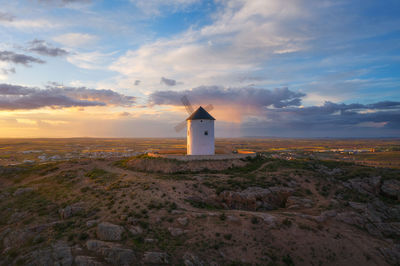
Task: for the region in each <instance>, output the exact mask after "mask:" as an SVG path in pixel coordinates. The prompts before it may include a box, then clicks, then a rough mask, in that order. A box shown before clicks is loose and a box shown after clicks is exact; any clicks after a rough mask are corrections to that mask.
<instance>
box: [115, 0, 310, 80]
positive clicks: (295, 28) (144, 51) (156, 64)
mask: <svg viewBox="0 0 400 266" xmlns="http://www.w3.org/2000/svg"><path fill="white" fill-rule="evenodd" d="M302 2H303V1H296V0H291V1H289V3H287V2H282V1H278V0H271V1H265V0H253V1H240V0H235V1H220V2H218V4H219V7H220V8H218V9H217V10H219V11H216V13H214V14H213V15H212V18H213V21H212V23H211V24H208V25H206V26H203V27H200V28H196V27H191V28H190V29H189V30H187V31H186V32H184V33H182V34H179V35H175V36H174V38H170V39H159V40H157V41H154V42H153V43H147V44H145V45H142V46H141V47H139V48H138V49H136V50H130V51H128V52H127V53H126V54H125V55H123V56H121V57H120V58H119V59H118V60H117V61H116V62H114V64H113V65H111V69H112V70H115V71H118V72H120V73H122V74H124V75H126V76H128V77H135V76H136V77H137V76H140V77H143V79H144V78H146V79H148V80H153V81H154V82H153V83H154V84H156V82H155V80H157V83H159V73H165V75H166V76H174V77H177V78H178V79H179V80H183V82H184V83H185V84H192V85H193V86H198V85H204V84H224V85H225V84H227V85H229V84H231V83H233V82H232V81H234V80H237V77H238V76H245V75H246V74H247V75H248V73H251V72H252V71H258V70H260V69H261V68H262V65H263V64H265V63H266V62H267V61H268V60H270V59H271V58H274V57H276V56H283V55H284V54H289V53H294V52H299V51H303V50H305V49H307V48H308V45H307V43H308V42H309V41H310V39H312V36H310V35H311V34H310V33H309V32H308V31H307V30H304V29H301V28H302V27H306V26H309V24H308V23H309V21H310V20H312V16H310V14H309V12H308V11H307V8H305V7H304V6H303V5H302ZM296 21H297V23H296ZM289 24H290V25H289ZM305 24H306V25H305ZM263 80H265V78H264V79H263Z"/></svg>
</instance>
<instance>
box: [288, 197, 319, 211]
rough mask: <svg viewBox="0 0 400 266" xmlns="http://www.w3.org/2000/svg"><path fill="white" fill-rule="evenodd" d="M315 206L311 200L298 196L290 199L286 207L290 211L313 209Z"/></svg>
mask: <svg viewBox="0 0 400 266" xmlns="http://www.w3.org/2000/svg"><path fill="white" fill-rule="evenodd" d="M313 206H314V202H313V201H312V200H311V199H307V198H301V197H296V196H290V197H288V198H287V200H286V205H285V207H286V208H288V209H303V208H312V207H313Z"/></svg>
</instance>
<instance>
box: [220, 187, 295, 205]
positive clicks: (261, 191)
mask: <svg viewBox="0 0 400 266" xmlns="http://www.w3.org/2000/svg"><path fill="white" fill-rule="evenodd" d="M293 191H294V190H293V189H291V188H286V187H270V188H260V187H249V188H247V189H245V190H243V191H240V192H236V191H223V192H221V193H220V194H219V195H218V196H217V197H216V201H217V202H218V203H219V204H220V205H221V206H222V207H224V208H226V209H238V210H250V211H257V210H275V209H278V208H282V207H285V205H286V201H287V199H288V197H289V196H290V195H291V194H292V193H293Z"/></svg>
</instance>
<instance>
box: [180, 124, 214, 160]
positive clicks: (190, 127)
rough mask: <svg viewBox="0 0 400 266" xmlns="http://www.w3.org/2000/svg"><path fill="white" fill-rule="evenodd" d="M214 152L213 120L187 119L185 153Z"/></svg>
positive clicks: (208, 153)
mask: <svg viewBox="0 0 400 266" xmlns="http://www.w3.org/2000/svg"><path fill="white" fill-rule="evenodd" d="M214 153H215V143H214V120H208V119H204V120H188V121H187V154H188V155H213V154H214Z"/></svg>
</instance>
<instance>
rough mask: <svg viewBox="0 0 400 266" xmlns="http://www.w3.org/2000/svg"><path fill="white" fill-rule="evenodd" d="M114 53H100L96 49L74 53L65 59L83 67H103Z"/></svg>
mask: <svg viewBox="0 0 400 266" xmlns="http://www.w3.org/2000/svg"><path fill="white" fill-rule="evenodd" d="M113 54H114V53H101V52H98V51H94V52H88V53H80V52H77V53H74V54H71V55H69V56H68V57H67V61H68V62H70V63H71V64H73V65H76V66H77V67H80V68H84V69H104V68H105V67H106V66H107V64H108V62H109V60H110V57H111V56H112V55H113Z"/></svg>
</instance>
